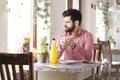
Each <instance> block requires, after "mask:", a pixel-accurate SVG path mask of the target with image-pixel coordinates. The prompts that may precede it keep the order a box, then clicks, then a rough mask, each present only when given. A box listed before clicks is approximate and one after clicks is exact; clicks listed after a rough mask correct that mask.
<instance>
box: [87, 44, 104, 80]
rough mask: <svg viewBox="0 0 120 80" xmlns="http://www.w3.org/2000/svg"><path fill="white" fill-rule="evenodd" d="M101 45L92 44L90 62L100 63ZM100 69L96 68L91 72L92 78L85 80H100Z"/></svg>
mask: <svg viewBox="0 0 120 80" xmlns="http://www.w3.org/2000/svg"><path fill="white" fill-rule="evenodd" d="M101 46H102V45H101V44H98V43H94V44H93V56H92V60H91V61H92V62H100V61H101ZM100 67H101V66H98V67H97V68H96V69H93V70H92V76H90V77H88V78H86V79H85V80H100Z"/></svg>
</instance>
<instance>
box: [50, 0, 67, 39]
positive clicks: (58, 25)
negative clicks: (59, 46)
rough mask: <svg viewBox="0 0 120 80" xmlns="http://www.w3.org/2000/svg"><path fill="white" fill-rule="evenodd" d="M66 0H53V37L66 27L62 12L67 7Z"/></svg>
mask: <svg viewBox="0 0 120 80" xmlns="http://www.w3.org/2000/svg"><path fill="white" fill-rule="evenodd" d="M65 5H66V0H51V23H52V24H51V33H52V34H51V38H56V37H57V34H58V32H60V31H61V30H63V29H64V27H63V17H62V12H63V11H64V10H65V9H66V6H65Z"/></svg>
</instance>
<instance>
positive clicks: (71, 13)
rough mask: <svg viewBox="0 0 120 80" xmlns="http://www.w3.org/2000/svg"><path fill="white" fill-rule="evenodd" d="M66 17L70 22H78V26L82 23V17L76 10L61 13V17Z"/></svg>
mask: <svg viewBox="0 0 120 80" xmlns="http://www.w3.org/2000/svg"><path fill="white" fill-rule="evenodd" d="M67 16H71V20H72V21H73V22H74V21H76V20H78V21H79V24H80V23H81V21H82V15H81V13H80V12H79V11H78V10H76V9H68V10H66V11H64V12H63V17H67Z"/></svg>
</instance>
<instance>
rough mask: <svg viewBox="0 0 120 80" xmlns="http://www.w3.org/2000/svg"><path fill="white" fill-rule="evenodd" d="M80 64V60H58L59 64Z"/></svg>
mask: <svg viewBox="0 0 120 80" xmlns="http://www.w3.org/2000/svg"><path fill="white" fill-rule="evenodd" d="M80 62H82V61H81V60H59V63H61V64H75V63H80Z"/></svg>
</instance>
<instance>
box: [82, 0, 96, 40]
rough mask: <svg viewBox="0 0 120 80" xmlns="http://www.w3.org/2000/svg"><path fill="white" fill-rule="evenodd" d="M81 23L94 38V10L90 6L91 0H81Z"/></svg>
mask: <svg viewBox="0 0 120 80" xmlns="http://www.w3.org/2000/svg"><path fill="white" fill-rule="evenodd" d="M81 8H82V9H81V13H82V24H81V26H82V27H83V28H85V29H86V30H88V31H89V32H91V33H92V34H93V37H94V39H95V27H96V11H95V9H94V8H91V0H82V7H81Z"/></svg>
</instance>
